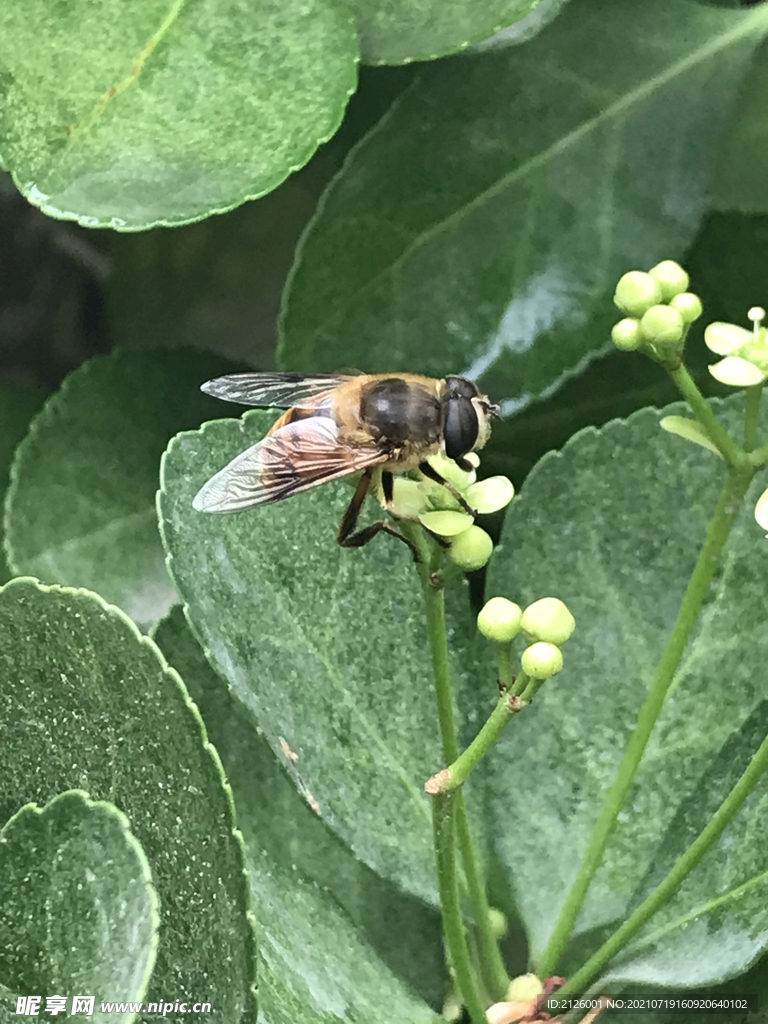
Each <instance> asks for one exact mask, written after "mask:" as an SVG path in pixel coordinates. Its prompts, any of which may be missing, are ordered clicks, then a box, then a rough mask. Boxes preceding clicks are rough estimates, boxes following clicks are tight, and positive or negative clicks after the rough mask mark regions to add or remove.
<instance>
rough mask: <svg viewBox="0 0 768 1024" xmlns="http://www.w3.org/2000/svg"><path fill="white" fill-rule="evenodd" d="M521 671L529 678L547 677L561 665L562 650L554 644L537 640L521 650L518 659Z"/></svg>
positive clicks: (558, 669)
mask: <svg viewBox="0 0 768 1024" xmlns="http://www.w3.org/2000/svg"><path fill="white" fill-rule="evenodd" d="M520 661H521V663H522V666H523V672H525V673H526V675H529V676H530V677H531V679H549V677H550V676H554V675H557V673H558V672H559V671H560V669H561V668H562V667H563V652H562V651H561V650H560V648H559V647H557V646H556V645H555V644H547V643H544V642H543V641H541V640H539V641H538V643H535V644H531V646H530V647H526V649H525V650H524V651H523V656H522V658H521V659H520Z"/></svg>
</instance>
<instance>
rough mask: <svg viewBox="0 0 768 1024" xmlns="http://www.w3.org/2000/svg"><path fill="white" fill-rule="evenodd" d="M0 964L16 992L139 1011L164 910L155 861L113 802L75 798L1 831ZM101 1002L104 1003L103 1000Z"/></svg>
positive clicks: (118, 1016)
mask: <svg viewBox="0 0 768 1024" xmlns="http://www.w3.org/2000/svg"><path fill="white" fill-rule="evenodd" d="M0 901H1V902H2V907H3V914H2V917H0V962H2V965H3V966H2V977H3V982H4V983H5V985H6V986H10V987H11V988H12V989H13V990H14V992H15V993H17V994H19V995H22V994H30V993H37V994H43V1002H42V1004H41V1009H44V1008H45V995H53V994H54V993H62V994H64V996H65V998H66V1004H67V1011H71V1010H72V1009H73V1006H72V996H73V995H74V994H76V993H89V994H91V995H93V994H96V993H98V996H97V998H96V1005H95V1007H94V1010H93V1015H92V1017H91V1019H92V1020H97V1021H106V1020H123V1021H129V1020H131V1019H132V1018H133V1017H134V1016H135V1014H134V1013H132V1012H129V1011H125V1012H122V1013H120V1012H115V1013H111V1014H107V1013H102V1012H101V998H105V999H111V1000H113V1001H117V1002H126V1001H128V1002H140V1001H141V1000H142V999H143V998H144V995H145V993H146V991H147V987H148V985H149V979H150V976H151V974H152V968H153V967H154V963H155V952H156V948H157V926H158V906H157V897H156V895H155V891H154V888H153V886H152V881H151V875H150V869H149V865H148V863H147V859H146V857H145V855H144V851H143V850H142V848H141V846H140V845H139V843H138V842H137V841H136V839H135V838H134V836H133V835H132V834H131V832H130V830H129V827H128V820H127V819H126V817H125V815H123V814H121V812H120V811H118V809H117V808H116V807H115V806H114V805H113V804H110V803H104V802H98V803H94V802H93V801H91V800H89V799H88V797H87V794H85V793H83V792H81V791H79V790H69V791H67V792H65V793H62V794H61V795H59V796H57V797H54V799H53V800H51V801H50V802H49V803H48V804H46V806H45V807H43V808H40V807H37V806H36V805H35V804H27V805H26V806H25V807H22V809H21V810H20V811H18V812H17V813H16V814H15V815H14V816H13V817H12V818H11V819H10V820H9V821H8V822H7V823H6V825H5V827H4V828H3V829H2V832H0ZM99 996H100V997H101V998H99Z"/></svg>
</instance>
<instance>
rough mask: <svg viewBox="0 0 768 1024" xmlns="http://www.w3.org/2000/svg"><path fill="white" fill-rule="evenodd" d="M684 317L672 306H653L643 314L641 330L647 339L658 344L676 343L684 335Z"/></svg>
mask: <svg viewBox="0 0 768 1024" xmlns="http://www.w3.org/2000/svg"><path fill="white" fill-rule="evenodd" d="M684 326H685V325H684V324H683V318H682V317H681V316H680V314H679V313H678V311H677V310H676V309H673V308H672V307H671V306H651V308H650V309H649V310H648V312H647V313H644V314H643V317H642V319H641V321H640V330H641V331H642V333H643V337H644V338H645V339H646V341H652V342H654V344H656V345H675V344H677V342H679V341H680V340H681V339H682V337H683V329H684Z"/></svg>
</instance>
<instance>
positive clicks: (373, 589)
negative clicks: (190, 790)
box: [158, 412, 494, 899]
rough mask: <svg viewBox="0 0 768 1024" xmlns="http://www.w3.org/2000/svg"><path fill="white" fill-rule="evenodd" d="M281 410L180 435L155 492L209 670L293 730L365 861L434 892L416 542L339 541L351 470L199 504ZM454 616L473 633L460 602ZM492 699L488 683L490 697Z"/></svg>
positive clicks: (273, 721) (322, 793)
mask: <svg viewBox="0 0 768 1024" xmlns="http://www.w3.org/2000/svg"><path fill="white" fill-rule="evenodd" d="M272 418H273V417H272V415H271V414H270V413H264V412H251V413H248V414H247V415H246V416H245V417H243V418H242V419H241V420H228V421H220V422H214V423H208V424H205V426H204V427H203V428H202V429H201V430H199V431H195V432H190V433H186V434H180V435H178V436H177V437H176V438H175V439H174V441H173V442H172V444H171V446H170V448H169V450H168V452H167V453H166V455H165V458H164V460H163V471H162V479H161V492H160V497H159V503H158V507H159V514H160V517H161V524H162V530H163V535H164V539H165V543H166V546H167V549H168V551H169V554H170V561H169V567H170V571H171V575H172V577H173V579H174V581H175V583H176V586H177V587H178V589H179V592H180V594H181V596H182V598H183V600H184V603H185V605H186V606H187V610H188V615H189V617H190V621H191V623H192V627H193V629H194V631H195V633H196V634H197V636H198V637H199V638H200V640H201V642H202V643H203V645H204V647H205V649H206V651H207V653H208V656H209V657H210V659H211V661H212V663H213V665H214V667H215V668H216V669H217V670H218V671H219V672H220V673H221V674H222V675H223V676H224V678H225V679H226V680H227V682H228V683H229V686H230V687H231V689H232V691H233V693H234V694H235V695H236V696H237V697H239V699H240V700H241V701H243V703H244V704H245V705H246V707H247V708H248V709H249V711H250V713H251V715H252V716H253V718H254V720H255V721H256V722H258V724H259V726H260V727H261V729H262V730H263V731H264V734H265V736H266V738H267V739H268V741H269V743H270V744H271V746H272V748H273V750H274V751H275V753H276V754H277V756H278V757H280V758H281V760H283V761H284V760H285V753H284V751H283V747H282V743H283V742H285V743H287V745H288V747H289V748H290V749H292V750H295V751H297V752H298V753H299V754H300V760H299V762H298V763H297V765H296V766H295V767H294V766H291V765H290V763H288V765H287V767H288V768H289V769H290V771H291V774H292V776H293V778H294V781H295V783H296V785H297V786H298V788H299V790H300V792H301V793H302V794H303V796H304V797H305V799H306V801H307V802H308V803H309V805H310V806H311V807H313V808H314V809H315V810H316V812H317V813H318V814H319V815H320V816H321V817H322V818H323V820H324V821H327V822H328V824H329V825H330V826H331V827H332V828H333V829H334V831H336V832H337V833H338V834H339V835H340V836H341V838H342V839H343V840H344V841H345V842H347V843H348V844H349V845H350V846H351V848H352V849H353V850H354V852H355V853H356V854H357V855H358V856H359V857H360V858H361V859H362V860H363V861H364V862H365V863H367V864H368V865H370V866H371V867H373V868H374V869H375V870H377V871H378V872H379V873H381V874H383V875H384V876H386V877H388V878H392V879H393V880H395V881H397V882H398V883H399V884H400V885H401V886H402V887H403V888H404V889H406V890H407V891H409V892H413V893H415V894H417V895H419V896H422V897H425V898H428V899H434V898H435V880H434V870H433V864H432V856H433V854H432V830H431V824H430V816H429V802H428V799H427V797H426V795H425V793H424V792H423V783H424V781H425V780H426V779H427V778H428V777H429V776H430V775H431V774H432V772H433V771H434V770H435V768H436V766H437V765H439V763H440V758H441V753H440V737H439V733H438V729H437V723H436V722H435V720H434V696H433V694H432V691H431V689H430V687H429V686H427V685H425V683H424V680H426V679H428V678H429V672H430V662H429V651H428V649H427V648H426V647H425V646H424V642H423V636H424V623H423V612H422V608H421V594H420V589H419V584H418V578H417V577H416V576H415V574H414V572H413V569H412V566H411V565H410V560H409V558H408V556H407V553H406V552H405V548H404V547H403V546H402V545H394V544H388V543H386V538H384V537H382V538H380V539H377V540H376V541H375V542H374V543H373V544H372V545H371V546H370V547H369V548H366V549H364V550H362V551H354V550H347V551H345V550H342V549H341V548H338V547H337V546H336V544H335V543H334V532H335V529H336V526H337V524H338V521H339V519H340V518H341V514H342V512H343V510H344V507H345V505H346V504H347V503H348V501H349V499H350V497H351V490H350V488H349V486H348V485H347V484H346V483H341V484H337V485H335V486H331V485H329V486H328V487H327V488H323V489H322V490H317V491H311V492H309V493H308V494H304V495H301V496H300V497H297V498H296V499H294V500H292V501H290V502H288V503H287V504H285V505H276V506H274V507H273V508H267V509H264V511H263V513H262V514H261V515H260V517H259V522H258V523H254V522H253V519H252V518H251V517H249V516H202V515H201V514H200V513H198V512H195V511H194V510H193V508H192V498H193V497H194V495H195V492H196V491H197V490H198V489H199V488H200V486H202V484H203V483H204V482H205V481H206V480H207V479H208V477H209V476H211V475H212V474H213V472H214V471H215V470H216V469H217V468H219V467H221V466H222V465H224V464H225V463H226V462H228V461H229V459H230V458H232V457H234V455H236V454H237V453H238V452H240V451H243V450H244V449H245V448H247V447H248V446H249V445H250V444H253V443H254V442H255V441H257V440H258V439H259V437H260V436H261V435H262V433H263V432H264V429H265V427H266V426H267V425H268V424H269V423H271V421H272ZM401 547H403V550H402V551H401V550H400V548H401ZM299 550H301V557H300V558H297V557H296V552H297V551H299ZM404 553H405V554H406V557H405V558H404V557H403V554H404ZM363 623H364V624H365V625H364V626H363V625H362V624H363ZM456 628H457V629H460V630H461V632H462V633H463V635H464V637H465V638H466V641H467V643H469V642H470V641H469V638H470V636H471V633H472V624H471V622H470V621H469V620H468V619H467V618H466V616H465V615H461V616H460V617H458V618H457V623H456ZM363 638H364V639H363ZM452 668H453V669H454V678H455V685H456V690H457V695H458V699H459V701H462V702H463V701H465V700H466V707H467V714H468V715H470V714H474V715H477V714H478V713H479V712H478V705H477V700H478V694H477V686H476V683H473V677H475V676H476V666H475V664H474V663H473V662H472V661H470V662H469V663H467V661H466V659H465V658H464V657H463V656H462V654H461V653H459V654H458V656H457V657H455V659H454V660H453V665H452ZM493 697H494V691H493V688H492V686H489V687H488V689H487V692H486V697H485V701H484V702H483V698H482V697H481V698H480V700H481V702H482V703H481V705H480V707H481V708H482V706H483V703H485V704H486V705H487V701H488V699H489V698H493ZM307 706H311V709H312V710H311V714H309V715H307V714H305V713H304V712H305V709H306V708H307Z"/></svg>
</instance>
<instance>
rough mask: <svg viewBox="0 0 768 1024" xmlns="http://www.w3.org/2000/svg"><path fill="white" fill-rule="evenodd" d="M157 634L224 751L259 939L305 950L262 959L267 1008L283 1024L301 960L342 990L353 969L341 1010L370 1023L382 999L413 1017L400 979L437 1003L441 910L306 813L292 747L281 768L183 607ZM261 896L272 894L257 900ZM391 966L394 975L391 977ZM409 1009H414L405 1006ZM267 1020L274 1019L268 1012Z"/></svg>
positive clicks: (299, 983) (300, 981)
mask: <svg viewBox="0 0 768 1024" xmlns="http://www.w3.org/2000/svg"><path fill="white" fill-rule="evenodd" d="M154 635H155V639H156V641H157V643H158V644H159V645H160V647H161V649H162V650H163V653H164V654H165V655H166V657H167V658H168V660H169V661H170V662H171V664H173V665H174V666H175V667H176V668H178V670H179V671H180V672H181V674H182V676H183V678H184V681H185V682H186V684H187V686H188V687H189V689H190V692H191V694H192V695H193V697H194V699H195V701H196V702H197V703H198V706H199V707H200V711H201V714H202V715H203V718H204V720H205V723H206V728H207V730H208V735H209V736H210V738H211V740H212V741H213V742H214V743H215V744H216V749H217V750H218V751H219V753H220V754H221V758H222V761H223V763H224V767H225V769H226V772H227V777H228V779H229V782H230V784H231V786H232V791H233V794H234V797H235V803H236V805H237V815H238V823H239V826H240V828H241V829H242V831H243V834H244V837H245V840H246V844H247V847H248V849H249V851H250V852H251V869H252V880H253V885H254V887H255V890H256V889H258V890H259V894H258V896H257V895H256V893H255V896H254V902H255V903H256V904H257V905H258V906H259V907H260V908H261V907H262V906H268V907H269V908H271V912H268V913H267V914H266V915H261V914H260V918H259V935H260V938H261V942H262V944H263V945H265V946H269V947H278V949H280V950H285V949H289V948H294V947H299V948H302V949H303V950H304V951H305V952H304V955H302V956H301V957H296V958H291V957H287V958H286V957H285V956H284V955H282V954H281V955H278V957H276V958H272V957H268V956H265V960H267V961H271V963H272V967H271V969H270V968H269V967H268V966H267V967H266V968H265V971H264V972H262V974H261V976H260V985H259V988H260V993H261V999H262V1007H266V1006H267V1005H273V1004H274V1005H280V1006H281V1007H282V1009H281V1016H280V1019H283V1015H284V1013H285V1012H286V1010H287V1008H288V1007H287V1006H286V1005H285V1003H286V1000H285V996H284V991H285V988H286V986H288V987H290V989H291V990H292V991H296V990H297V989H298V990H299V991H300V990H302V989H304V988H305V986H306V985H307V974H306V973H305V967H306V964H307V962H308V957H310V958H311V959H312V960H313V961H314V960H318V961H323V963H322V968H321V970H319V971H318V972H317V977H320V976H321V975H325V976H327V978H328V983H327V984H326V985H325V986H324V988H325V990H326V991H329V990H331V989H332V988H334V987H335V988H339V987H341V986H343V985H345V984H346V978H345V976H347V975H349V976H354V975H355V974H357V975H358V979H359V984H357V985H354V986H351V987H350V990H349V992H348V994H347V998H348V1002H349V1010H348V1013H347V1015H348V1017H353V1016H354V1018H355V1019H359V1020H368V1019H375V1018H376V1016H377V1014H376V1013H375V1012H374V1011H373V1010H371V1008H370V1002H371V1001H372V1000H374V999H379V1000H380V1002H381V1005H386V1006H387V1007H391V1006H394V1005H398V1004H399V1005H401V1010H400V1012H399V1013H398V1014H394V1013H391V1014H390V1015H389V1016H391V1019H395V1018H396V1019H397V1020H411V1019H412V1016H411V1014H412V1013H413V1011H414V1009H415V1005H414V1002H413V1001H412V1000H409V1001H407V1002H406V1003H403V992H402V990H401V986H402V982H403V981H405V982H406V983H407V984H409V985H410V987H411V988H412V990H413V991H416V992H419V993H420V994H421V995H422V997H423V998H424V999H425V1000H426V1001H427V1002H428V1003H429V1004H430V1005H433V1006H440V1005H441V1004H442V1000H443V998H444V996H445V992H446V990H447V984H448V980H447V976H446V969H445V961H444V956H443V943H442V932H441V928H440V918H439V915H438V914H437V913H436V912H435V911H434V910H433V909H432V908H431V907H427V906H426V905H425V904H424V903H422V902H421V901H420V900H417V899H415V898H413V897H409V896H406V895H405V894H404V893H402V892H400V891H399V890H398V889H396V888H395V887H394V886H393V885H390V884H388V883H387V882H385V881H384V880H383V879H381V878H380V877H379V876H378V875H376V874H374V873H373V872H372V871H371V870H370V868H367V867H366V866H365V865H364V864H362V863H361V862H360V861H359V860H357V859H355V857H354V856H353V854H352V853H351V852H350V851H349V850H348V849H347V847H346V846H345V845H344V844H343V843H342V842H341V841H340V840H339V839H338V838H337V837H336V836H335V835H334V834H333V833H332V832H331V831H330V830H329V829H327V828H326V827H325V825H324V824H323V822H322V821H321V820H320V819H319V818H318V817H317V815H316V814H314V813H313V811H311V810H310V808H309V807H308V806H307V804H306V802H305V801H304V800H303V799H302V798H301V796H300V795H299V793H298V792H297V790H296V787H295V786H294V785H293V783H292V782H291V780H290V779H289V778H288V775H287V773H286V771H285V768H287V767H288V766H289V765H290V763H291V762H290V760H289V755H290V756H291V757H292V756H293V755H292V753H291V752H290V751H289V750H287V749H286V750H282V751H281V754H280V762H281V764H282V765H283V766H284V767H281V764H278V760H277V759H276V758H275V756H274V754H273V753H272V750H271V749H270V747H269V745H268V744H267V742H266V740H265V739H264V738H263V736H261V735H260V734H259V732H258V730H257V728H256V727H255V725H254V723H253V720H252V717H251V716H250V715H249V713H248V711H247V710H246V708H245V707H244V706H243V705H242V704H241V703H240V702H239V701H237V700H236V699H234V698H233V697H232V696H231V695H230V693H229V692H228V690H227V687H226V683H225V682H224V681H223V680H222V679H221V677H219V676H217V675H216V673H215V672H214V671H213V669H212V668H211V667H210V665H209V664H208V662H207V661H206V660H205V656H204V654H203V651H202V649H201V647H200V645H199V644H198V643H197V641H196V640H195V638H194V637H193V635H192V633H191V631H190V629H189V626H188V624H187V622H186V620H185V618H184V615H183V612H182V610H181V607H180V606H177V607H176V608H174V609H172V611H171V612H170V613H169V615H168V616H167V617H166V618H165V619H163V620H162V622H160V623H159V624H158V626H157V628H156V630H155V634H154ZM298 766H299V767H300V762H299V763H298ZM280 864H283V865H285V864H290V865H291V871H290V873H285V872H283V871H281V870H280V869H279V868H278V867H277V866H278V865H280ZM276 869H277V872H278V877H277V878H275V877H274V873H275V870H276ZM311 883H315V884H311ZM262 894H264V895H266V896H267V898H266V899H262V898H261V895H262ZM293 901H296V902H297V903H302V902H303V903H304V907H303V908H302V909H301V910H293V909H290V910H289V906H288V905H289V904H290V903H291V902H293ZM281 907H283V908H284V909H282V910H281V909H279V908H281ZM339 907H340V908H341V909H342V911H343V913H340V911H339ZM318 917H319V918H320V919H321V920H322V922H323V925H322V935H323V937H321V935H320V934H318V932H317V931H315V930H314V929H313V927H311V926H310V925H309V922H310V921H313V920H314V921H316V920H317V919H318ZM350 926H352V927H353V928H354V929H355V934H356V935H357V939H358V942H359V941H360V940H363V942H364V945H363V946H362V950H360V948H359V947H358V953H357V955H356V956H355V955H353V950H354V949H355V944H354V942H352V941H351V939H350ZM286 940H287V941H286ZM368 946H372V947H373V949H375V951H376V955H377V956H378V957H380V958H381V961H383V963H380V964H379V966H378V969H377V970H376V980H375V983H374V984H373V985H371V984H370V983H369V981H366V980H365V978H364V977H363V974H364V972H365V971H367V970H368V965H369V964H375V963H376V957H375V956H374V955H373V954H372V953H371V952H370V950H369V949H368V948H367V947H368ZM362 951H365V955H364V956H361V955H360V954H361V952H362ZM355 965H357V966H355ZM385 965H386V966H385ZM387 968H389V969H387ZM391 972H393V973H394V974H395V975H396V976H397V977H398V978H399V979H401V980H400V981H399V982H398V983H395V982H394V980H393V978H392V973H391ZM281 993H282V994H281ZM289 1005H290V1004H289ZM406 1006H409V1007H410V1009H409V1011H408V1012H407V1013H406V1008H405V1007H406ZM364 1010H365V1012H364ZM264 1012H266V1010H265V1011H264ZM269 1017H270V1020H271V1019H273V1018H272V1015H271V1014H270V1015H269ZM301 1019H304V1018H301ZM308 1019H309V1020H314V1019H315V1017H313V1016H311V1015H310V1016H309V1017H308Z"/></svg>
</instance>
